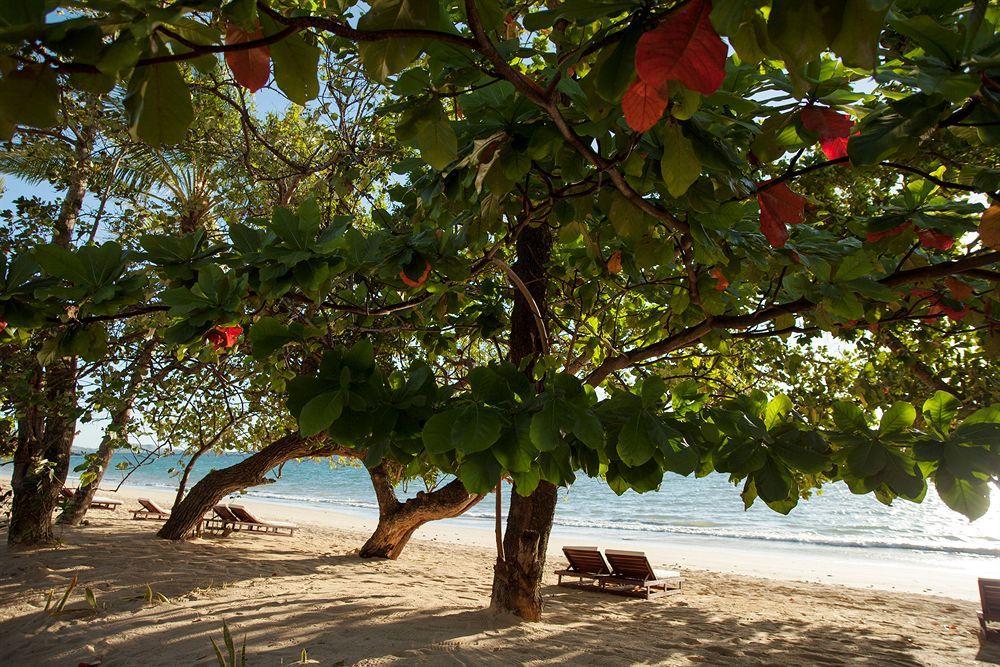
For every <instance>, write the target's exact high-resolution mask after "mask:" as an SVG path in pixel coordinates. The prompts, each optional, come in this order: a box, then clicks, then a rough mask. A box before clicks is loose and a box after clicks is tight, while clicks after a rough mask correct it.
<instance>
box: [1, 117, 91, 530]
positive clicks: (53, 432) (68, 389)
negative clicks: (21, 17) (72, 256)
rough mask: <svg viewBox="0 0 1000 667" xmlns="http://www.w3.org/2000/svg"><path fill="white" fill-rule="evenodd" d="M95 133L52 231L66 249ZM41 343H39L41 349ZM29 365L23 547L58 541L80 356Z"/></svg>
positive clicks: (15, 522) (13, 523) (21, 429)
mask: <svg viewBox="0 0 1000 667" xmlns="http://www.w3.org/2000/svg"><path fill="white" fill-rule="evenodd" d="M95 136H96V130H95V128H94V127H93V126H92V125H88V124H86V123H84V124H83V125H82V127H81V128H80V130H79V131H78V133H77V137H76V142H75V148H74V150H75V156H74V163H73V167H72V171H71V172H70V175H69V186H68V187H67V190H66V194H65V196H64V198H63V202H62V206H61V207H60V210H59V217H58V218H57V219H56V223H55V228H54V230H53V233H52V242H53V243H55V244H57V245H60V246H62V247H64V248H68V247H70V246H71V245H72V242H73V233H74V230H75V229H76V225H77V222H78V220H79V217H80V210H81V209H82V207H83V200H84V197H85V196H86V194H87V182H88V178H89V175H90V169H91V159H90V155H91V152H92V151H93V148H94V139H95ZM42 342H43V341H37V347H38V348H40V347H41V343H42ZM31 364H32V368H31V369H30V370H29V371H28V375H29V377H30V380H29V383H28V385H29V389H28V392H27V396H26V397H25V398H26V400H25V402H24V403H23V404H22V405H20V406H18V418H17V428H18V434H17V449H16V450H15V452H14V469H13V471H12V473H11V487H12V488H13V491H14V500H13V503H12V505H11V515H10V525H9V527H8V530H7V543H8V544H10V545H11V546H17V547H24V548H31V547H42V546H48V545H51V544H54V543H55V541H56V540H55V534H54V532H53V525H52V513H53V511H54V510H55V508H56V505H57V503H58V501H59V492H60V490H61V489H62V486H63V484H64V483H65V482H66V475H67V474H68V472H69V458H70V450H71V448H72V446H73V438H74V436H75V435H76V417H77V414H76V413H77V386H76V383H77V360H76V357H64V358H60V359H56V360H54V361H52V362H51V363H49V364H48V365H47V366H46V367H44V368H42V367H41V365H39V364H38V362H37V361H36V360H35V359H34V357H33V358H32V361H31Z"/></svg>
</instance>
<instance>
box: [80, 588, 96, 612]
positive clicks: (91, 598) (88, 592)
mask: <svg viewBox="0 0 1000 667" xmlns="http://www.w3.org/2000/svg"><path fill="white" fill-rule="evenodd" d="M83 593H84V595H85V596H86V597H87V604H89V605H90V608H91V609H97V596H96V595H94V589H93V588H91V587H90V586H87V587H86V588H84V589H83Z"/></svg>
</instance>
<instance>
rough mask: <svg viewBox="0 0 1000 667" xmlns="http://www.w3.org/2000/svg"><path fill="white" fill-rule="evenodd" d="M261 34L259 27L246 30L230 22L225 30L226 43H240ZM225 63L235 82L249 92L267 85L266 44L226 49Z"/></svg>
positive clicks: (267, 55) (267, 60)
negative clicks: (231, 49) (251, 30)
mask: <svg viewBox="0 0 1000 667" xmlns="http://www.w3.org/2000/svg"><path fill="white" fill-rule="evenodd" d="M263 36H264V33H263V32H261V30H260V28H257V29H256V30H254V31H253V32H247V31H246V30H244V29H243V28H240V27H239V26H237V25H233V24H230V25H229V28H228V29H227V30H226V44H242V43H243V42H250V41H253V40H255V39H261V38H262V37H263ZM226 64H227V65H229V69H230V71H232V73H233V78H234V79H236V83H238V84H240V85H241V86H243V87H244V88H246V89H247V90H249V91H250V92H251V93H256V92H257V91H258V90H260V89H261V88H263V87H264V86H266V85H267V80H268V78H269V77H270V75H271V52H270V50H269V49H268V48H267V47H266V46H258V47H256V48H252V49H242V50H240V51H226Z"/></svg>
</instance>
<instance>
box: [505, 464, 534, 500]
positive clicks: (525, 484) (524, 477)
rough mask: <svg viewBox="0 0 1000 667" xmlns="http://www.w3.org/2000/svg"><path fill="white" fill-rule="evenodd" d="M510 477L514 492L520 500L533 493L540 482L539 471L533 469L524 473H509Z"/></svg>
mask: <svg viewBox="0 0 1000 667" xmlns="http://www.w3.org/2000/svg"><path fill="white" fill-rule="evenodd" d="M510 476H511V479H513V480H514V491H516V492H517V495H519V496H521V497H522V498H526V497H528V496H530V495H531V494H532V493H534V492H535V489H537V488H538V484H539V482H541V481H542V475H541V471H539V470H538V468H534V467H533V468H531V470H528V471H526V472H511V474H510Z"/></svg>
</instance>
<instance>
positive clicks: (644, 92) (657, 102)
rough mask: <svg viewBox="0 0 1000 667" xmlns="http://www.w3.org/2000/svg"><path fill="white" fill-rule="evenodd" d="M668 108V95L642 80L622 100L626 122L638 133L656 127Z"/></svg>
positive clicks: (633, 85)
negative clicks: (662, 93)
mask: <svg viewBox="0 0 1000 667" xmlns="http://www.w3.org/2000/svg"><path fill="white" fill-rule="evenodd" d="M666 108H667V97H666V95H661V94H660V92H659V91H658V90H657V89H656V87H655V86H651V85H650V84H648V83H646V82H645V81H643V80H642V79H636V80H635V83H633V84H632V85H631V86H629V88H628V90H627V91H625V96H624V97H623V98H622V111H623V112H624V113H625V122H626V123H628V126H629V127H631V128H632V129H633V130H635V131H636V132H645V131H646V130H648V129H650V128H652V127H653V126H654V125H656V123H657V122H658V121H659V120H660V118H662V117H663V110H664V109H666Z"/></svg>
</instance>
